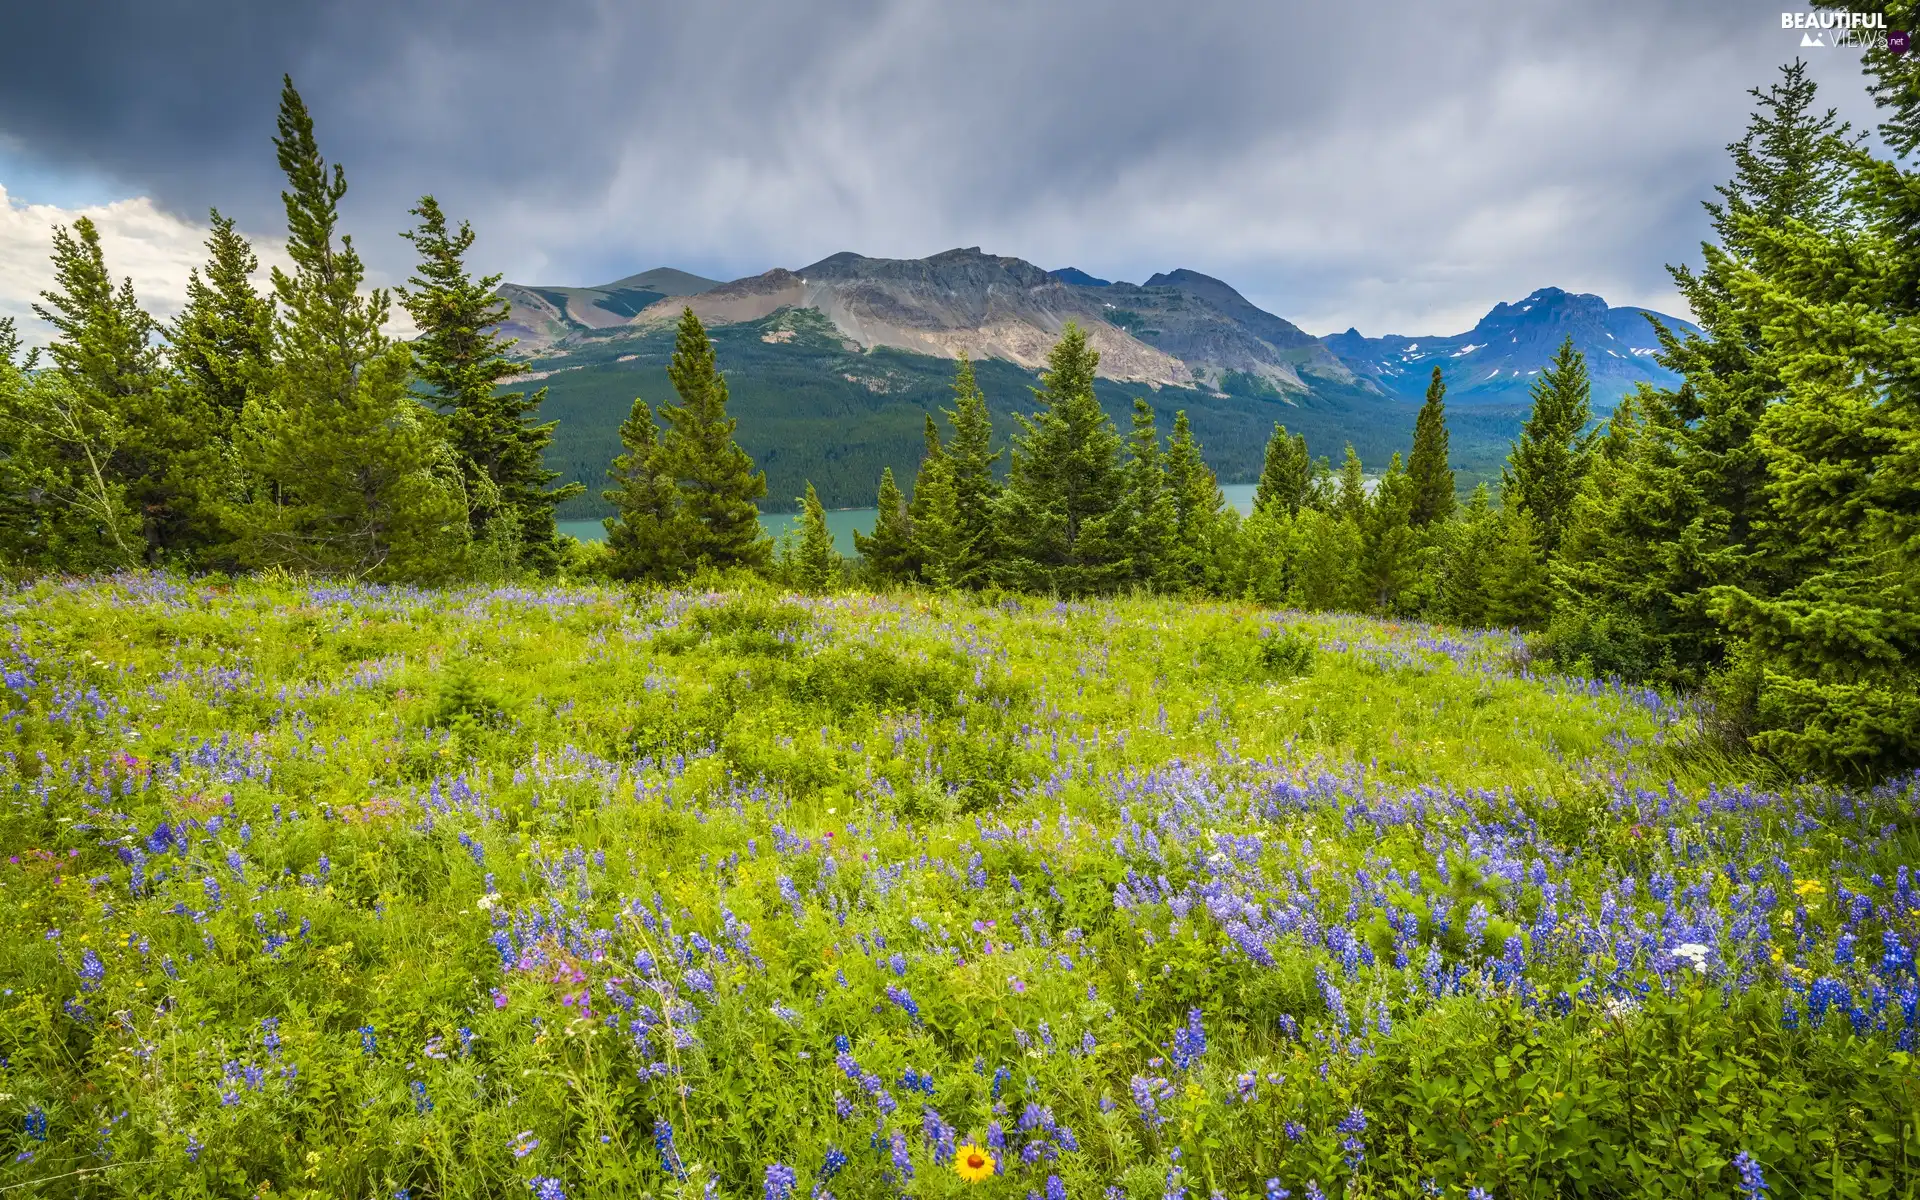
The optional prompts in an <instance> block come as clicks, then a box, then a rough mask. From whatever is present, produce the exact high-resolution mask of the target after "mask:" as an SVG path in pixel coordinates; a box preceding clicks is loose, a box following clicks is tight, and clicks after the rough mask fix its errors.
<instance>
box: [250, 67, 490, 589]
mask: <svg viewBox="0 0 1920 1200" xmlns="http://www.w3.org/2000/svg"><path fill="white" fill-rule="evenodd" d="M274 146H275V148H276V149H277V150H278V153H279V161H280V168H281V170H282V171H284V172H285V173H286V176H287V184H288V188H287V190H286V191H285V192H282V193H281V198H282V201H283V203H284V206H285V208H286V214H287V256H288V257H289V258H290V259H292V260H293V271H292V272H291V273H288V272H286V271H283V270H281V269H280V268H278V267H276V268H274V272H273V290H274V298H275V301H276V306H277V316H276V319H275V322H274V332H273V362H272V369H271V372H270V374H271V379H270V387H269V388H268V389H267V390H266V393H265V394H264V395H261V396H254V397H250V398H249V399H248V401H247V406H246V410H245V414H244V416H243V418H242V421H241V429H240V434H239V437H238V443H239V450H240V459H241V462H242V465H243V466H244V468H245V469H246V470H247V472H248V475H249V476H250V478H249V481H248V483H249V488H250V494H249V497H248V499H247V501H246V502H245V503H243V504H240V505H237V506H235V508H234V509H233V510H232V512H231V515H230V519H231V520H232V523H233V524H234V525H235V526H236V527H237V528H239V530H240V531H241V534H242V541H243V550H244V554H245V555H246V557H247V558H248V559H249V560H250V561H251V562H252V563H254V564H256V565H260V566H269V565H279V566H288V567H294V568H299V569H305V570H313V571H321V572H329V573H335V572H337V573H341V574H346V575H351V576H356V577H367V578H374V579H393V580H409V581H421V582H425V581H431V580H435V579H441V578H445V577H447V576H449V575H452V574H455V573H457V572H460V571H462V570H464V569H465V565H466V559H465V553H466V549H467V545H468V538H467V526H466V509H465V506H464V505H463V504H462V503H461V499H460V487H459V477H458V472H459V464H458V462H457V460H456V458H455V456H454V454H453V452H452V449H451V448H450V447H449V446H448V445H447V443H446V440H445V438H444V437H443V436H442V435H441V433H440V429H439V424H438V422H437V421H436V420H435V419H434V417H433V414H432V413H430V412H428V411H427V410H426V409H424V408H422V407H421V406H420V405H419V404H418V403H416V402H415V400H414V399H413V396H412V394H411V393H410V392H409V391H408V382H409V378H410V376H411V374H412V365H413V363H412V357H413V356H412V354H411V353H410V352H409V350H408V349H407V347H406V346H404V345H399V344H396V343H395V342H393V341H392V340H391V339H390V338H388V337H387V336H386V335H385V334H383V333H382V332H381V326H382V325H383V324H384V323H385V321H386V318H387V311H388V306H387V295H386V293H385V292H384V291H382V290H379V289H374V290H372V291H370V292H366V293H362V292H361V290H360V286H361V284H362V283H363V282H364V280H365V269H364V268H363V267H362V265H361V262H360V256H359V254H358V253H356V252H355V250H354V248H353V240H352V239H351V238H350V237H344V236H343V237H341V238H339V240H338V242H337V243H336V241H335V234H336V232H337V230H338V225H339V207H340V201H341V198H342V197H344V196H345V195H346V192H347V180H346V172H345V171H344V170H342V169H341V168H340V167H339V166H338V165H337V164H336V165H334V166H333V168H332V170H331V172H329V170H328V164H327V163H326V161H325V160H324V159H322V158H321V157H320V150H319V146H318V145H317V143H316V142H315V140H314V134H313V118H312V116H311V114H310V113H309V112H308V111H307V106H306V104H305V103H304V102H302V100H301V99H300V93H299V92H297V91H295V90H294V86H293V81H292V79H287V80H286V81H285V86H284V87H283V89H282V91H281V98H280V117H279V130H278V136H276V137H275V138H274Z"/></svg>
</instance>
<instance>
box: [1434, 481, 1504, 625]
mask: <svg viewBox="0 0 1920 1200" xmlns="http://www.w3.org/2000/svg"><path fill="white" fill-rule="evenodd" d="M1446 528H1447V532H1448V539H1447V543H1446V545H1445V547H1444V548H1443V553H1442V555H1441V559H1440V569H1441V572H1442V574H1441V579H1440V587H1439V595H1438V597H1437V598H1436V604H1437V607H1438V609H1439V612H1440V614H1441V615H1442V616H1444V617H1445V618H1446V619H1447V620H1449V621H1453V622H1455V623H1456V624H1460V625H1465V626H1468V627H1469V628H1479V627H1481V626H1484V625H1486V624H1487V567H1488V564H1489V563H1490V562H1491V560H1492V557H1493V551H1494V547H1495V545H1496V543H1497V542H1498V540H1499V535H1500V533H1501V528H1500V521H1499V515H1498V514H1497V513H1496V512H1495V511H1494V509H1493V503H1492V498H1491V497H1490V496H1489V495H1488V493H1487V485H1486V484H1484V483H1483V484H1480V485H1479V486H1478V487H1476V488H1474V489H1473V495H1472V496H1471V497H1469V498H1468V500H1467V506H1466V508H1464V509H1463V510H1461V512H1460V513H1459V514H1458V516H1457V517H1456V519H1455V520H1453V521H1451V522H1449V523H1448V524H1447V526H1446Z"/></svg>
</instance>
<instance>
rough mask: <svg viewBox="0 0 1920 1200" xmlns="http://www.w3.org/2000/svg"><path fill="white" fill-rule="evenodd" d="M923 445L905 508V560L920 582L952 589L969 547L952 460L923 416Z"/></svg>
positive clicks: (929, 416) (930, 419) (963, 572)
mask: <svg viewBox="0 0 1920 1200" xmlns="http://www.w3.org/2000/svg"><path fill="white" fill-rule="evenodd" d="M926 444H927V453H926V456H925V457H924V458H922V459H921V460H920V470H919V473H918V474H916V475H915V476H914V478H913V500H912V502H911V503H909V504H908V505H907V527H908V529H909V531H910V533H911V551H910V553H909V555H908V558H909V561H910V562H911V563H912V567H913V573H914V574H916V575H918V576H919V577H920V578H921V579H923V580H925V581H926V582H928V583H930V584H932V585H934V586H935V587H954V586H957V585H958V584H959V583H960V582H961V581H962V580H963V579H965V578H966V574H967V565H968V564H967V558H968V551H969V549H970V547H969V546H968V545H967V542H966V540H965V539H966V530H965V528H964V527H963V525H962V522H961V519H960V507H959V497H958V496H957V494H956V492H955V490H954V483H953V472H954V460H953V458H952V457H951V456H950V455H948V454H947V453H946V452H945V451H944V450H943V449H942V448H941V446H940V431H939V429H938V428H937V427H936V426H935V425H934V423H933V414H931V413H929V414H927V428H926Z"/></svg>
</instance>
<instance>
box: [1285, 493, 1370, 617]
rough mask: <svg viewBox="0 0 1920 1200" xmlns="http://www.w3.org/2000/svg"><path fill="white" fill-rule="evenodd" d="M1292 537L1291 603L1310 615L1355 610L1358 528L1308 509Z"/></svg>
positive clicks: (1295, 525) (1297, 524)
mask: <svg viewBox="0 0 1920 1200" xmlns="http://www.w3.org/2000/svg"><path fill="white" fill-rule="evenodd" d="M1293 535H1294V538H1293V545H1294V554H1293V580H1292V585H1293V589H1292V599H1293V603H1295V604H1297V605H1298V606H1299V607H1301V608H1304V609H1307V610H1309V611H1312V612H1328V611H1333V610H1337V609H1351V608H1355V607H1357V606H1358V605H1357V600H1358V598H1359V592H1360V587H1361V585H1360V581H1359V564H1360V527H1359V526H1358V525H1357V524H1355V523H1354V522H1353V521H1350V520H1347V519H1346V518H1344V517H1341V516H1339V515H1337V514H1335V513H1331V512H1327V511H1324V510H1321V509H1317V508H1309V509H1303V510H1301V513H1300V516H1299V519H1298V520H1296V521H1295V522H1294V526H1293Z"/></svg>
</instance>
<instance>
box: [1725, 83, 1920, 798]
mask: <svg viewBox="0 0 1920 1200" xmlns="http://www.w3.org/2000/svg"><path fill="white" fill-rule="evenodd" d="M1867 62H1868V64H1869V69H1870V70H1871V71H1872V72H1874V73H1875V76H1876V81H1877V82H1876V87H1875V99H1876V101H1877V102H1878V103H1880V104H1881V105H1882V106H1883V107H1889V108H1891V109H1893V115H1894V119H1893V120H1890V121H1889V122H1887V123H1886V124H1885V125H1883V126H1882V127H1881V132H1882V135H1883V136H1884V137H1885V138H1886V139H1887V141H1888V143H1889V144H1890V145H1892V146H1893V147H1894V148H1895V150H1896V152H1899V153H1902V154H1910V153H1911V152H1912V150H1913V149H1914V143H1915V140H1916V135H1915V132H1914V130H1913V128H1912V126H1911V125H1903V124H1902V122H1903V121H1906V120H1908V119H1910V118H1911V117H1912V115H1913V113H1914V100H1913V98H1912V95H1911V92H1912V85H1911V75H1910V72H1909V70H1908V64H1907V63H1906V62H1905V61H1904V60H1903V59H1901V58H1898V57H1895V56H1890V55H1886V54H1884V53H1881V54H1878V55H1870V56H1869V57H1868V58H1867ZM1797 136H1799V137H1801V138H1803V139H1804V138H1806V137H1809V136H1811V134H1810V133H1808V132H1804V131H1803V132H1802V133H1801V134H1799V135H1797ZM1829 155H1830V158H1828V161H1827V165H1828V166H1829V167H1830V168H1837V169H1841V170H1844V171H1845V172H1846V174H1847V176H1848V178H1847V182H1846V187H1845V191H1844V197H1843V198H1844V201H1845V204H1846V206H1847V207H1848V208H1849V209H1850V210H1851V212H1850V213H1849V214H1848V217H1847V219H1846V220H1844V221H1836V220H1831V219H1828V217H1827V215H1826V214H1823V213H1821V212H1818V211H1816V212H1814V213H1812V214H1809V215H1805V216H1800V217H1791V216H1790V217H1788V218H1787V219H1784V220H1780V219H1776V218H1774V217H1773V216H1772V215H1770V214H1769V213H1767V212H1765V211H1762V209H1761V207H1760V206H1753V210H1752V211H1734V210H1733V206H1732V204H1731V202H1730V203H1729V213H1730V216H1731V218H1732V220H1733V222H1734V226H1735V232H1736V234H1737V237H1738V238H1739V239H1740V241H1741V242H1742V243H1743V244H1745V245H1747V246H1750V247H1751V255H1750V260H1749V261H1748V262H1746V263H1744V264H1742V266H1741V268H1740V269H1739V270H1738V272H1737V274H1736V275H1735V276H1734V278H1733V279H1732V281H1731V290H1732V292H1733V293H1734V295H1735V296H1737V297H1739V298H1740V299H1741V300H1743V301H1747V302H1750V303H1752V305H1753V306H1754V307H1753V312H1754V316H1755V317H1756V318H1757V324H1758V326H1759V327H1760V328H1761V329H1762V330H1763V331H1764V337H1765V345H1766V347H1767V349H1768V350H1769V351H1770V352H1771V353H1772V355H1773V357H1774V365H1775V366H1776V368H1777V370H1778V372H1779V378H1780V382H1781V384H1782V387H1783V391H1784V395H1783V397H1782V398H1781V399H1780V400H1778V401H1776V402H1774V403H1772V404H1769V405H1767V406H1766V409H1765V412H1764V415H1763V416H1761V417H1760V421H1759V426H1758V429H1757V431H1756V434H1755V440H1756V441H1757V442H1758V444H1759V448H1760V451H1761V453H1762V456H1763V459H1764V463H1765V467H1766V485H1765V486H1766V495H1767V499H1768V501H1769V503H1770V507H1771V512H1770V514H1769V520H1770V521H1771V522H1773V523H1777V526H1778V527H1779V528H1780V529H1781V530H1783V531H1790V533H1791V536H1792V538H1793V539H1795V541H1796V542H1797V543H1798V549H1797V551H1796V552H1795V553H1794V556H1793V560H1794V570H1793V572H1792V574H1791V575H1790V576H1788V577H1787V578H1786V579H1784V580H1781V581H1779V583H1781V584H1784V586H1780V587H1779V590H1778V591H1775V592H1773V593H1772V594H1769V588H1768V587H1767V586H1766V583H1765V581H1764V580H1754V581H1751V582H1749V583H1747V584H1746V585H1745V586H1742V585H1740V584H1731V585H1721V586H1719V587H1716V588H1715V589H1713V591H1712V592H1711V593H1710V605H1711V609H1710V611H1712V612H1713V613H1714V614H1715V615H1717V616H1719V617H1721V618H1722V619H1723V620H1725V621H1726V622H1727V623H1728V625H1729V626H1730V632H1731V634H1732V635H1733V637H1734V638H1736V639H1738V640H1739V641H1740V642H1742V643H1744V648H1743V651H1742V654H1741V657H1742V658H1744V659H1745V660H1747V661H1750V662H1752V663H1754V664H1755V665H1756V667H1757V674H1758V681H1757V688H1756V692H1755V695H1754V696H1753V701H1754V714H1753V719H1754V725H1755V727H1756V733H1755V736H1754V738H1753V741H1754V742H1755V744H1756V745H1758V746H1759V747H1761V748H1762V749H1765V750H1767V751H1769V752H1770V753H1772V754H1775V755H1777V756H1778V757H1780V758H1781V759H1782V760H1783V761H1784V762H1785V763H1786V764H1787V765H1788V766H1789V767H1790V768H1792V769H1797V770H1801V771H1807V770H1813V771H1819V772H1821V773H1823V774H1830V775H1840V776H1853V777H1859V778H1866V779H1873V778H1881V777H1886V776H1889V775H1893V774H1895V773H1898V772H1903V771H1908V770H1911V769H1913V768H1914V767H1916V766H1920V670H1916V668H1915V664H1916V663H1920V372H1917V371H1916V369H1915V367H1914V365H1913V364H1914V363H1916V362H1920V294H1917V293H1916V291H1915V289H1914V287H1913V284H1912V280H1913V278H1914V271H1913V261H1914V255H1913V247H1914V246H1915V245H1916V244H1920V206H1916V205H1915V203H1914V200H1913V197H1914V196H1915V194H1916V193H1917V192H1920V173H1916V172H1914V171H1912V170H1910V169H1909V168H1908V166H1907V164H1905V163H1904V162H1901V161H1888V160H1884V159H1879V158H1876V157H1874V156H1873V155H1872V154H1871V153H1870V152H1869V151H1867V150H1866V149H1864V148H1851V147H1849V148H1847V149H1845V150H1844V151H1838V150H1830V149H1829V150H1823V151H1822V157H1827V156H1829ZM1806 173H1807V172H1801V174H1803V175H1804V174H1806ZM1783 175H1785V176H1787V177H1789V178H1791V177H1792V175H1793V172H1783ZM1809 191H1810V192H1812V194H1815V195H1818V194H1819V189H1818V188H1817V187H1811V188H1809ZM1691 378H1692V377H1691V376H1689V379H1690V380H1691ZM1776 586H1778V585H1776Z"/></svg>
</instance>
